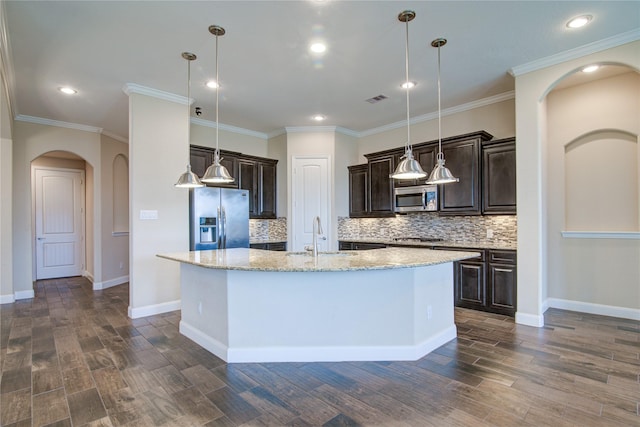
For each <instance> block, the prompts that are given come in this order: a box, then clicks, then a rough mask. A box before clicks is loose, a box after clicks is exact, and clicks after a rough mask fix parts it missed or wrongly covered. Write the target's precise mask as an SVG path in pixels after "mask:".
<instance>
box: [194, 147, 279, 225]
mask: <svg viewBox="0 0 640 427" xmlns="http://www.w3.org/2000/svg"><path fill="white" fill-rule="evenodd" d="M214 152H215V149H213V148H210V147H201V146H196V145H192V146H191V147H190V155H191V170H193V172H194V173H196V174H197V175H198V176H199V177H202V175H204V172H205V171H206V169H207V168H208V167H209V165H211V164H212V163H213V157H214ZM220 157H222V160H221V161H220V164H222V165H223V166H224V167H226V168H227V170H228V171H229V173H230V174H231V176H233V177H234V178H235V180H234V181H233V182H232V183H229V184H215V186H216V187H230V188H241V189H244V190H248V191H249V218H252V219H255V218H263V219H266V218H276V203H277V191H276V185H277V174H276V170H277V164H278V161H277V160H274V159H267V158H264V157H256V156H249V155H246V154H242V153H238V152H234V151H225V150H220ZM207 185H209V186H213V185H212V184H207Z"/></svg>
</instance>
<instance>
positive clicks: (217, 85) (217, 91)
mask: <svg viewBox="0 0 640 427" xmlns="http://www.w3.org/2000/svg"><path fill="white" fill-rule="evenodd" d="M219 92H220V78H219V76H218V35H217V34H216V157H219V156H220V149H219V148H218V127H219V125H218V93H219Z"/></svg>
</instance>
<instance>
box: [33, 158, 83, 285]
mask: <svg viewBox="0 0 640 427" xmlns="http://www.w3.org/2000/svg"><path fill="white" fill-rule="evenodd" d="M35 181H36V186H35V187H36V188H35V220H36V221H35V222H36V224H35V225H36V279H51V278H56V277H69V276H80V275H82V272H83V268H84V247H83V244H84V216H83V215H84V172H83V171H71V170H59V169H36V170H35Z"/></svg>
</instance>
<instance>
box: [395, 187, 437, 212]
mask: <svg viewBox="0 0 640 427" xmlns="http://www.w3.org/2000/svg"><path fill="white" fill-rule="evenodd" d="M393 203H394V211H395V212H429V211H437V210H438V186H437V185H416V186H413V187H399V188H396V189H395V190H394V202H393Z"/></svg>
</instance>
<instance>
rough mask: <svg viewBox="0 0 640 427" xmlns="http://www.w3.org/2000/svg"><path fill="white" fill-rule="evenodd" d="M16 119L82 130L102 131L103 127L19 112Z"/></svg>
mask: <svg viewBox="0 0 640 427" xmlns="http://www.w3.org/2000/svg"><path fill="white" fill-rule="evenodd" d="M15 120H16V121H18V122H25V123H36V124H39V125H47V126H56V127H59V128H67V129H76V130H82V131H85V132H92V133H102V128H97V127H95V126H87V125H81V124H78V123H69V122H61V121H60V120H51V119H44V118H42V117H34V116H25V115H22V114H18V115H17V116H16V118H15Z"/></svg>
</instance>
